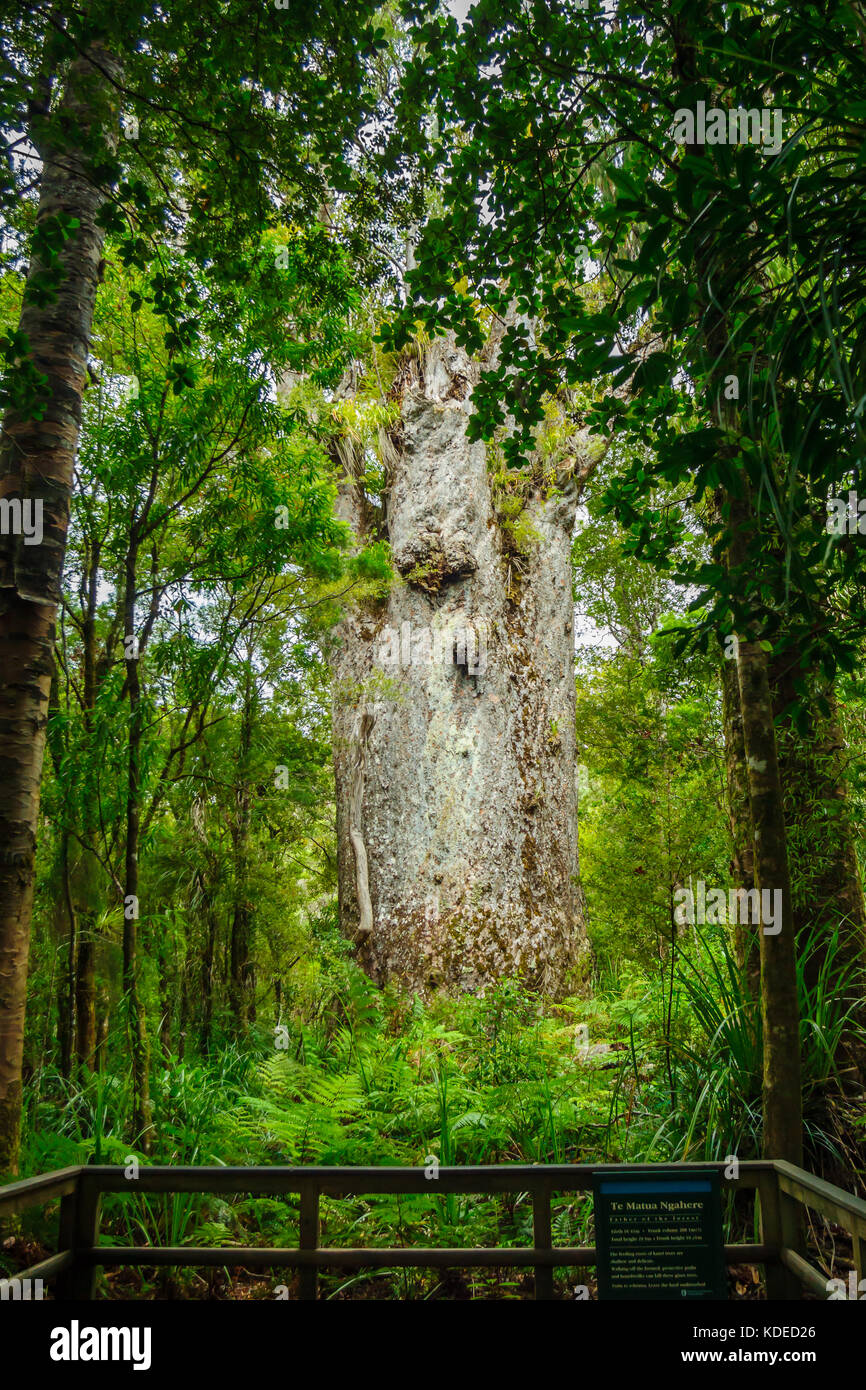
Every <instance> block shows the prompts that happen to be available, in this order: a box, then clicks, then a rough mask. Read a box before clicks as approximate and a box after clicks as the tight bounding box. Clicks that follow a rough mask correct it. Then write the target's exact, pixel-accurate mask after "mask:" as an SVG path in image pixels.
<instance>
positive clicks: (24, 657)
mask: <svg viewBox="0 0 866 1390" xmlns="http://www.w3.org/2000/svg"><path fill="white" fill-rule="evenodd" d="M92 54H93V57H94V58H97V57H98V60H99V62H100V64H101V65H102V66H103V67H104V68H106V69H107V70H108V71H110V72H112V73H116V72H117V71H118V69H117V67H116V65H115V64H114V63H113V61H112V60H111V58H110V57H109V56H108V55H107V54H106V53H105V52H104V51H103V50H102V49H101V48H96V47H94V49H93V50H92ZM115 102H116V93H115V91H114V88H113V87H112V86H111V84H110V83H109V82H108V81H106V79H105V78H103V77H102V76H101V75H99V74H98V73H97V71H96V69H95V68H94V67H93V64H92V62H90V61H89V60H88V58H87V57H82V58H80V59H78V60H77V61H76V62H74V63H73V64H72V66H71V68H70V71H69V74H68V77H67V82H66V91H65V95H64V98H63V102H62V106H61V112H60V113H59V117H60V119H62V120H67V121H68V122H69V123H70V125H71V126H73V127H74V126H75V125H78V126H79V128H81V129H83V131H84V132H85V133H86V134H88V135H89V134H91V133H92V134H94V135H96V137H97V143H102V144H104V145H106V146H110V145H111V142H112V140H113V138H114V132H115V130H116V126H117V110H116V104H115ZM104 199H105V195H104V191H103V189H102V188H101V187H100V185H99V182H98V180H95V179H93V178H92V177H91V176H90V174H89V171H88V168H87V167H86V163H85V160H84V159H83V158H82V157H81V156H80V155H79V154H78V153H76V148H75V146H74V145H73V146H72V147H71V148H69V149H63V150H61V151H51V150H49V151H47V152H46V153H45V162H44V168H43V173H42V181H41V189H40V199H39V210H38V214H37V218H38V223H39V225H43V226H44V225H46V224H50V222H51V219H54V218H55V217H57V216H58V214H65V215H67V216H69V217H73V218H76V219H77V221H78V224H79V225H78V227H77V229H76V230H75V231H74V232H73V233H72V235H71V237H70V239H69V240H68V241H66V242H65V243H64V244H63V246H62V247H61V249H60V253H59V254H60V262H61V265H62V267H63V269H64V270H65V272H66V276H65V279H64V280H63V282H62V284H61V285H60V287H59V290H58V293H57V300H56V303H49V304H47V305H42V304H41V303H40V302H39V301H38V300H35V301H27V302H25V305H24V308H23V309H22V312H21V318H20V328H21V331H22V332H23V333H24V334H25V335H26V338H27V343H28V348H29V353H30V357H31V360H32V362H33V365H34V367H35V368H36V369H37V371H39V372H41V373H43V374H44V376H45V377H46V378H47V392H48V393H49V400H48V403H47V406H46V409H45V413H44V417H43V418H42V419H41V420H34V419H32V418H28V416H27V415H26V414H22V413H20V412H17V411H14V410H10V411H9V412H8V413H7V415H6V418H5V420H4V422H3V440H2V447H0V493H2V495H3V496H4V497H9V498H15V497H18V498H30V499H31V500H32V501H33V502H34V503H36V504H37V506H38V504H40V503H41V505H42V522H43V539H42V543H41V544H39V545H25V544H24V543H23V538H22V537H14V536H8V537H7V536H0V1173H2V1172H15V1171H17V1163H18V1146H19V1134H20V1124H21V1099H22V1097H21V1067H22V1060H23V1050H24V1006H25V995H26V985H27V962H28V957H29V950H30V917H31V910H32V904H33V880H34V860H35V854H36V825H37V816H38V810H39V784H40V778H41V774H42V759H43V754H44V749H45V724H46V715H47V709H48V700H49V691H50V685H51V674H52V668H53V652H54V624H55V614H56V607H57V603H58V600H59V595H60V575H61V570H62V567H63V557H64V552H65V548H66V528H67V523H68V516H69V498H70V493H71V490H72V477H73V463H74V458H75V450H76V447H77V444H78V435H79V429H80V421H81V396H82V391H83V388H84V382H85V374H86V370H87V354H88V350H89V345H90V333H91V324H92V319H93V306H94V302H95V299H96V291H97V286H98V284H99V281H100V278H101V264H100V263H101V259H102V247H103V240H104V233H103V231H102V229H101V228H100V227H98V226H97V222H96V218H97V215H98V213H99V211H100V209H101V208H102V205H103V202H104ZM45 269H46V267H45V266H43V265H42V264H41V262H40V260H39V258H38V257H37V256H35V255H34V256H33V257H32V258H31V262H30V271H29V276H28V284H30V283H32V282H33V281H34V280H35V277H37V276H39V275H40V273H44V271H45Z"/></svg>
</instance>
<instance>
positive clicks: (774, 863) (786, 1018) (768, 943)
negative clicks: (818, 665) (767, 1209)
mask: <svg viewBox="0 0 866 1390" xmlns="http://www.w3.org/2000/svg"><path fill="white" fill-rule="evenodd" d="M737 665H738V671H739V677H740V704H741V708H742V713H743V737H744V740H745V745H746V760H747V765H748V769H749V795H750V800H751V806H752V825H753V827H754V833H755V880H756V884H757V887H758V889H759V890H760V891H761V892H762V894H763V892H764V891H769V892H770V893H774V892H776V891H778V892H779V894H780V895H781V907H782V911H781V930H778V931H777V933H776V934H775V935H768V934H767V933H766V932H765V930H764V927H763V925H762V926H761V928H760V949H761V1019H762V1023H763V1037H764V1080H763V1111H764V1145H763V1149H764V1157H765V1158H783V1159H787V1161H788V1162H789V1163H795V1164H798V1165H801V1164H802V1161H803V1119H802V1094H801V1079H800V1021H799V1001H798V997H797V969H796V943H795V940H794V919H793V913H792V906H791V879H790V874H789V871H788V849H787V840H786V835H785V822H784V818H783V815H782V784H781V781H780V779H779V764H778V759H777V755H776V734H775V729H774V727H773V705H772V700H771V697H770V682H769V672H768V666H769V660H768V657H767V653H766V652H765V651H764V649H763V647H762V646H761V644H760V643H759V642H740V644H739V655H738V661H737ZM771 901H772V900H771ZM777 925H778V924H777Z"/></svg>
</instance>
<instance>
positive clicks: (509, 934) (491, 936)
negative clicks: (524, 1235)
mask: <svg viewBox="0 0 866 1390" xmlns="http://www.w3.org/2000/svg"><path fill="white" fill-rule="evenodd" d="M478 371H479V368H478V366H477V364H475V363H473V362H471V361H469V360H468V359H467V358H466V356H465V355H464V354H463V353H462V352H460V351H459V350H457V349H455V348H454V346H453V344H448V343H447V342H445V341H440V342H435V343H433V344H432V345H431V346H430V347H429V348H428V349H427V350H426V351H424V350H422V351H421V352H419V353H418V354H416V355H414V356H412V357H411V358H409V359H407V360H406V362H404V366H403V370H402V373H401V377H400V380H399V384H398V386H397V387H396V388H395V390H396V392H397V394H398V395H399V397H400V400H401V409H400V424H399V428H398V429H397V430H396V431H395V432H394V435H393V439H392V446H393V447H392V450H391V451H390V452H391V457H390V461H389V466H388V486H387V489H386V493H385V497H384V503H383V505H382V506H381V508H379V507H378V506H376V507H371V505H370V499H369V498H367V497H365V495H364V493H363V490H362V486H361V483H360V482H359V480H358V478H357V477H356V476H354V475H353V472H352V469H351V468H349V470H348V472H347V477H346V481H345V486H344V488H343V491H342V497H341V506H342V511H343V515H344V516H345V517H347V518H348V519H349V520H350V521H351V523H352V525H353V526H354V527H355V530H356V532H357V534H358V536H359V538H360V539H361V540H366V539H369V538H371V537H372V536H375V535H377V534H378V535H380V536H385V537H386V538H387V540H388V542H389V543H390V547H391V554H392V561H393V564H394V567H395V569H396V571H397V573H398V576H399V578H398V580H397V582H395V584H394V585H393V586H392V587H391V590H390V593H389V595H388V598H387V600H385V601H380V602H375V603H371V602H364V603H360V604H358V605H356V606H355V607H353V608H350V609H349V610H348V611H347V612H346V613H345V615H344V617H343V619H342V620H341V623H340V624H339V626H338V629H337V631H336V634H335V642H334V648H333V661H332V664H333V673H334V689H335V708H334V748H335V753H334V758H335V768H336V786H337V817H338V833H339V834H338V838H339V885H340V911H341V918H342V923H343V927H344V930H345V931H346V932H347V933H348V934H349V935H350V936H352V937H353V938H354V939H355V940H356V941H357V943H358V951H359V959H360V960H361V962H362V964H363V965H364V966H365V968H366V969H367V970H368V971H369V973H370V974H371V975H372V976H373V978H375V979H376V980H379V981H384V980H387V979H397V980H399V981H401V982H402V983H403V984H404V985H405V986H408V987H409V988H411V989H414V990H417V991H419V992H422V993H424V992H427V991H429V990H431V989H435V988H438V987H444V988H450V989H462V990H476V989H479V988H483V987H484V986H485V985H486V984H488V983H490V982H492V981H496V980H499V979H500V978H502V977H503V976H515V977H519V978H521V979H522V980H523V981H524V982H525V983H526V984H527V985H528V986H530V987H534V988H539V989H542V990H544V991H546V992H549V993H550V994H551V995H562V994H563V993H565V992H566V991H568V990H569V989H572V988H574V987H575V985H576V984H577V983H578V982H579V979H580V976H581V972H582V971H583V970H584V969H585V966H586V964H587V958H588V947H587V944H586V938H585V933H584V924H583V912H582V900H581V893H580V887H579V880H578V848H577V797H576V783H575V772H576V765H575V726H574V724H575V691H574V667H573V654H574V632H573V599H572V584H571V564H570V548H571V538H572V532H573V527H574V517H575V506H576V498H577V492H578V486H579V480H580V473H581V470H580V468H579V467H578V466H576V464H575V461H574V460H573V459H572V460H568V461H566V462H565V465H564V467H563V468H562V469H561V470H560V474H559V476H558V478H557V479H556V483H555V486H551V484H550V480H549V479H548V480H547V481H545V480H544V479H543V478H542V477H541V476H540V473H539V470H537V469H535V470H533V468H532V467H528V468H527V471H526V474H525V476H523V477H522V478H521V480H520V487H521V488H522V493H520V495H519V497H518V500H517V501H516V502H515V496H516V495H517V493H516V491H515V485H513V484H512V482H511V481H510V480H508V479H506V481H505V483H504V486H505V488H506V490H507V492H508V497H509V505H508V507H507V508H506V509H504V510H503V508H502V506H501V505H500V503H501V495H498V493H497V486H499V487H500V488H501V487H502V486H503V483H502V479H501V478H500V481H499V484H498V485H497V483H496V482H495V481H494V475H493V472H492V471H491V469H490V468H489V467H488V450H487V448H486V446H485V445H484V444H483V443H476V442H470V441H469V440H468V439H467V437H466V426H467V420H468V416H469V412H470V410H471V403H470V397H471V392H472V386H473V383H474V382H475V381H476V380H477V377H478ZM506 512H507V515H506V514H505V513H506Z"/></svg>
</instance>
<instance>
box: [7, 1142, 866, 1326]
mask: <svg viewBox="0 0 866 1390" xmlns="http://www.w3.org/2000/svg"><path fill="white" fill-rule="evenodd" d="M666 1167H674V1168H676V1169H677V1170H678V1171H682V1172H683V1174H684V1175H686V1174H688V1173H689V1172H692V1171H694V1170H696V1169H702V1170H703V1171H706V1170H707V1169H708V1168H717V1169H718V1170H719V1172H720V1173H721V1174H722V1175H724V1172H725V1165H724V1164H721V1163H718V1164H712V1163H678V1164H674V1165H666ZM654 1171H657V1167H654V1166H653V1165H651V1164H622V1163H610V1164H591V1165H590V1164H570V1165H559V1166H553V1165H550V1166H540V1165H538V1166H536V1165H532V1166H526V1165H522V1164H521V1165H518V1164H503V1165H501V1166H495V1167H477V1168H468V1167H467V1168H440V1169H439V1171H438V1177H437V1178H435V1179H431V1178H427V1177H426V1176H425V1172H424V1170H423V1169H422V1168H277V1167H274V1168H261V1167H260V1168H184V1167H177V1168H174V1167H142V1168H140V1169H139V1170H138V1175H137V1177H135V1178H128V1177H126V1175H125V1171H124V1169H123V1168H114V1167H97V1166H93V1167H75V1168H64V1169H62V1170H61V1171H59V1172H56V1173H47V1174H45V1175H43V1176H41V1177H35V1178H25V1179H24V1180H23V1181H21V1182H13V1183H10V1184H8V1185H7V1186H6V1187H0V1220H2V1219H3V1218H4V1217H7V1216H10V1215H12V1214H13V1213H15V1212H20V1211H23V1210H24V1209H25V1208H26V1207H31V1206H35V1205H40V1204H44V1203H47V1202H51V1201H54V1200H56V1199H57V1198H59V1199H60V1228H59V1237H58V1253H57V1254H56V1255H52V1256H51V1257H50V1258H49V1259H46V1260H43V1261H42V1262H41V1263H40V1264H37V1265H33V1266H31V1268H29V1269H25V1270H21V1271H20V1272H19V1273H17V1274H16V1275H14V1276H10V1278H12V1277H14V1279H15V1280H19V1281H22V1282H23V1281H24V1280H31V1281H35V1280H38V1279H41V1280H42V1281H43V1283H47V1282H49V1281H52V1280H53V1281H55V1298H57V1299H62V1300H67V1299H92V1298H93V1297H94V1293H95V1283H96V1271H97V1269H98V1268H100V1267H102V1268H109V1267H117V1266H124V1265H125V1266H132V1265H148V1266H153V1265H172V1266H183V1265H186V1266H192V1267H199V1268H202V1267H206V1266H218V1267H223V1266H225V1267H228V1268H230V1267H236V1266H239V1265H243V1266H246V1267H247V1268H253V1269H264V1268H281V1267H284V1268H293V1269H297V1270H298V1271H299V1274H300V1278H299V1297H300V1298H302V1299H314V1298H315V1297H316V1293H317V1280H318V1272H319V1270H323V1269H334V1268H339V1269H363V1268H366V1269H383V1268H386V1267H387V1268H389V1269H393V1268H410V1267H415V1268H438V1269H443V1268H471V1267H480V1266H494V1267H496V1268H508V1267H512V1268H531V1269H534V1270H535V1297H536V1298H537V1299H550V1298H552V1297H553V1271H554V1269H555V1268H568V1267H571V1268H580V1267H585V1266H592V1265H595V1263H596V1260H597V1254H596V1250H595V1247H594V1246H555V1245H554V1244H553V1242H552V1235H551V1196H552V1194H553V1193H572V1192H585V1191H586V1190H587V1189H589V1188H591V1186H592V1177H593V1174H594V1173H605V1174H612V1173H625V1172H627V1173H629V1174H638V1173H652V1172H654ZM743 1188H745V1189H752V1190H754V1192H755V1194H756V1196H757V1198H758V1201H759V1206H760V1221H761V1241H762V1243H761V1244H759V1245H726V1246H725V1259H726V1262H727V1263H728V1264H729V1265H733V1264H753V1265H762V1266H763V1267H764V1269H765V1273H766V1284H767V1297H768V1298H771V1299H792V1298H798V1297H800V1291H801V1288H802V1287H805V1288H806V1289H808V1290H809V1291H810V1292H812V1293H815V1294H818V1295H819V1296H820V1297H823V1298H826V1297H827V1283H828V1281H827V1277H826V1275H825V1274H822V1273H820V1272H819V1271H818V1270H817V1269H815V1268H814V1267H813V1266H812V1265H810V1264H809V1263H808V1262H807V1261H806V1260H805V1259H804V1258H803V1255H802V1253H801V1249H802V1245H801V1238H800V1234H799V1233H800V1231H801V1227H802V1211H801V1209H802V1207H803V1206H807V1207H810V1208H813V1209H814V1210H816V1211H818V1212H820V1213H821V1214H822V1215H824V1216H825V1217H827V1218H828V1219H829V1220H831V1221H834V1222H836V1223H838V1224H839V1225H840V1226H842V1227H843V1228H844V1229H845V1230H847V1231H848V1232H849V1233H850V1235H851V1238H852V1241H853V1250H854V1264H855V1268H856V1272H857V1280H858V1284H859V1281H860V1280H862V1279H863V1278H864V1277H866V1202H864V1201H862V1200H861V1199H860V1198H859V1197H855V1196H853V1195H851V1194H850V1193H848V1192H844V1191H843V1190H842V1189H841V1188H838V1187H833V1186H832V1184H830V1183H827V1182H824V1181H823V1179H821V1178H817V1177H815V1176H814V1175H813V1174H811V1173H807V1172H805V1171H804V1170H803V1169H802V1168H795V1167H794V1166H793V1165H792V1164H789V1163H782V1162H776V1161H772V1160H759V1159H754V1160H748V1161H743V1162H741V1163H740V1164H739V1172H738V1176H737V1177H736V1178H730V1179H729V1178H725V1177H724V1176H723V1190H737V1189H743ZM132 1192H141V1193H180V1192H200V1193H207V1194H211V1195H214V1194H222V1195H231V1194H240V1193H244V1194H247V1195H249V1194H255V1193H258V1194H267V1195H270V1196H275V1195H294V1196H298V1197H299V1199H300V1223H299V1239H298V1246H297V1248H295V1249H271V1248H269V1247H268V1248H256V1247H248V1246H232V1247H230V1248H226V1247H225V1246H219V1247H215V1248H211V1247H203V1246H189V1245H183V1246H138V1245H136V1246H110V1245H100V1243H99V1236H100V1205H101V1200H102V1196H103V1194H105V1193H132ZM502 1192H511V1193H528V1194H530V1195H531V1197H532V1210H533V1243H532V1245H531V1246H528V1247H514V1246H500V1247H492V1248H477V1249H476V1248H472V1247H466V1248H460V1249H443V1248H435V1249H419V1248H412V1247H398V1248H395V1247H387V1248H379V1247H364V1248H362V1249H357V1248H356V1249H333V1248H328V1249H324V1248H322V1247H321V1246H320V1245H319V1200H320V1198H321V1197H323V1196H327V1197H341V1196H365V1195H372V1194H374V1193H385V1194H397V1193H400V1194H409V1193H415V1194H419V1193H424V1194H426V1195H428V1196H429V1195H430V1194H431V1193H435V1194H436V1195H440V1194H441V1195H443V1196H445V1195H446V1194H485V1195H487V1194H493V1193H502Z"/></svg>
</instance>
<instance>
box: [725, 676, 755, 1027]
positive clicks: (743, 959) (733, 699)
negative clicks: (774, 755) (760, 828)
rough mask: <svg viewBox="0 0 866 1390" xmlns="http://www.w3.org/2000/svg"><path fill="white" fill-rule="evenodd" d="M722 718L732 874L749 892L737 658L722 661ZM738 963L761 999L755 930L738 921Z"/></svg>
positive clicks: (750, 853)
mask: <svg viewBox="0 0 866 1390" xmlns="http://www.w3.org/2000/svg"><path fill="white" fill-rule="evenodd" d="M721 679H722V719H723V724H724V731H725V774H726V780H727V791H728V824H729V826H730V836H731V874H732V876H733V879H734V882H735V883H736V884H737V887H738V888H742V889H744V890H745V891H746V892H747V893H748V892H751V890H752V889H753V888H754V886H755V848H754V839H753V831H752V808H751V805H750V801H749V770H748V767H747V765H746V744H745V740H744V737H743V715H742V711H741V709H740V683H739V677H738V674H737V662H736V660H735V659H733V658H731V659H727V660H725V661H723V662H722V671H721ZM733 936H734V951H735V953H736V957H737V964H738V965H739V967H740V969H741V970H743V971H745V975H746V980H747V982H748V984H749V987H750V989H751V992H752V997H753V998H754V999H758V998H760V991H761V955H760V950H759V948H758V943H757V941H756V940H755V936H754V933H753V932H752V931H750V930H749V928H748V927H747V926H745V925H744V924H743V923H741V922H739V921H737V922H736V923H735V924H734V927H733Z"/></svg>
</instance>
